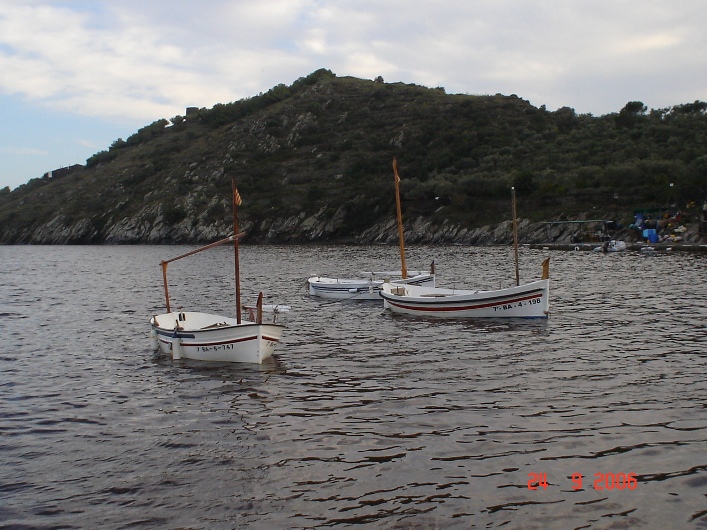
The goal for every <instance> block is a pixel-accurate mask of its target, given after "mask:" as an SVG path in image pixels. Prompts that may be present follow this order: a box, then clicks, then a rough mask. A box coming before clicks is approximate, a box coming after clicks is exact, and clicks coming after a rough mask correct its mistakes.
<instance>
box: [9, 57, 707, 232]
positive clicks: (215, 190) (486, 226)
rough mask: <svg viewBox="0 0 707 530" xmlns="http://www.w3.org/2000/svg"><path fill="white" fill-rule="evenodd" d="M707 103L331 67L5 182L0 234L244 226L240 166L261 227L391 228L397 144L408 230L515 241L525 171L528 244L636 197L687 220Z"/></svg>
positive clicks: (700, 174)
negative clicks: (612, 104)
mask: <svg viewBox="0 0 707 530" xmlns="http://www.w3.org/2000/svg"><path fill="white" fill-rule="evenodd" d="M706 110H707V104H704V103H702V102H695V103H691V104H685V105H677V106H675V107H672V108H670V109H662V110H651V111H650V112H647V109H646V108H645V106H643V104H642V103H640V102H629V103H628V104H627V105H626V107H624V108H623V109H621V110H620V111H618V112H617V113H615V114H610V115H607V116H602V117H593V116H591V115H576V114H575V113H574V111H573V110H572V109H569V108H563V109H559V110H557V111H554V112H550V111H547V110H546V109H544V108H535V107H533V106H532V105H530V104H529V103H528V102H527V101H524V100H522V99H521V98H519V97H517V96H515V95H511V96H502V95H494V96H470V95H459V94H457V95H449V94H446V93H445V91H444V90H443V89H441V88H425V87H420V86H416V85H406V84H400V83H384V82H383V80H382V79H378V80H376V81H368V80H362V79H355V78H340V77H337V76H335V75H334V74H333V73H331V72H329V71H328V70H319V71H317V72H314V73H313V74H311V75H309V76H307V77H304V78H301V79H298V80H297V81H295V82H294V83H293V84H292V85H290V86H285V85H278V86H276V87H274V88H273V89H271V90H270V91H268V92H267V93H265V94H259V95H257V96H254V97H252V98H248V99H245V100H240V101H236V102H233V103H228V104H221V105H216V106H214V107H213V108H211V109H192V110H191V111H190V112H188V113H186V116H175V117H173V118H172V119H170V120H159V121H157V122H155V123H152V124H150V125H147V126H146V127H144V128H142V129H140V130H139V131H137V132H136V133H135V134H133V135H132V136H130V137H129V138H127V139H125V140H123V139H118V140H116V141H115V142H114V143H113V144H112V145H111V146H110V148H109V149H107V150H105V151H101V152H100V153H96V154H95V155H94V156H93V157H91V158H89V159H88V160H87V161H86V165H77V166H73V167H72V168H69V169H68V170H64V171H62V172H58V173H52V174H46V175H44V176H43V177H42V178H37V179H33V180H31V181H30V182H28V183H27V184H25V185H23V186H20V187H18V188H17V189H15V190H13V191H10V190H9V189H5V190H0V243H3V244H66V243H69V244H101V243H176V242H181V243H187V242H190V243H195V242H207V241H212V240H215V239H218V238H221V237H223V235H224V234H228V233H229V232H230V231H231V224H232V222H231V206H230V201H231V184H230V183H231V177H232V176H235V178H236V181H237V183H238V189H239V191H240V194H241V196H242V197H243V204H242V207H241V208H240V209H239V219H240V223H241V228H242V229H244V230H246V231H248V239H247V241H248V242H255V243H262V242H279V243H283V242H298V243H302V242H360V243H370V242H384V243H389V242H393V241H395V238H396V237H397V234H396V230H395V224H394V223H395V220H394V212H395V200H394V195H393V172H392V167H391V162H392V159H393V157H397V159H398V164H399V167H400V174H401V177H402V181H401V188H402V196H403V209H404V212H405V214H404V216H405V225H406V238H407V240H408V241H410V242H417V243H466V244H473V245H483V244H505V243H508V242H510V241H511V237H512V236H511V233H510V221H509V220H510V218H511V194H510V188H511V186H514V187H515V189H516V190H517V193H518V214H519V217H521V218H522V219H523V221H522V222H521V241H523V242H533V241H535V240H538V239H547V238H551V239H553V240H554V241H562V240H567V241H570V240H572V239H573V238H576V237H577V236H578V230H577V227H576V226H573V225H569V224H568V225H548V224H546V222H547V221H552V220H555V221H557V220H576V219H615V218H616V219H617V220H618V221H620V222H621V223H623V224H624V225H625V226H628V224H629V223H630V222H631V221H632V216H633V211H634V210H635V209H638V208H643V209H652V211H654V212H655V214H656V215H658V216H664V215H666V214H667V215H669V216H673V215H675V214H677V213H678V211H680V212H681V216H682V219H683V220H684V221H686V222H688V224H689V220H690V218H691V217H692V218H694V217H695V216H696V215H698V213H697V205H699V204H701V202H702V200H703V199H704V198H705V197H704V191H703V190H705V189H707V184H705V183H706V182H707V152H705V147H704V146H705V145H707V116H706V115H705V111H706ZM693 226H695V225H694V224H693ZM631 234H632V233H631V232H629V233H627V235H631ZM687 237H690V238H692V239H696V238H697V237H698V236H697V235H696V231H695V230H692V229H691V230H690V232H689V234H686V238H687Z"/></svg>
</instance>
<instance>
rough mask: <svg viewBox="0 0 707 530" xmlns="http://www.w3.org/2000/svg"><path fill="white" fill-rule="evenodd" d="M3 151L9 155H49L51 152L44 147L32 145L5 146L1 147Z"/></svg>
mask: <svg viewBox="0 0 707 530" xmlns="http://www.w3.org/2000/svg"><path fill="white" fill-rule="evenodd" d="M0 151H2V152H3V153H6V154H8V155H19V156H47V155H49V153H48V152H47V151H44V150H43V149H33V148H31V147H3V148H2V149H0Z"/></svg>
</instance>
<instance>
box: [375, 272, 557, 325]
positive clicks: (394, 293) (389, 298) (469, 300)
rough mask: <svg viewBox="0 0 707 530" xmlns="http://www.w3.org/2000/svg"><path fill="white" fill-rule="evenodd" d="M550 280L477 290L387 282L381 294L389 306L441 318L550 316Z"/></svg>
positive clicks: (397, 309)
mask: <svg viewBox="0 0 707 530" xmlns="http://www.w3.org/2000/svg"><path fill="white" fill-rule="evenodd" d="M548 259H549V258H548ZM546 261H547V260H546ZM549 284H550V281H549V280H548V279H542V280H538V281H535V282H531V283H527V284H524V285H519V286H514V287H508V288H505V289H498V290H494V291H473V290H470V289H444V288H441V287H417V286H414V285H396V284H393V283H386V284H384V285H383V288H382V291H381V293H380V295H381V297H382V298H383V303H384V306H385V308H386V309H390V310H391V311H392V312H394V313H402V314H406V315H416V316H423V317H441V318H547V316H548V313H549V298H550V297H549V294H550V285H549Z"/></svg>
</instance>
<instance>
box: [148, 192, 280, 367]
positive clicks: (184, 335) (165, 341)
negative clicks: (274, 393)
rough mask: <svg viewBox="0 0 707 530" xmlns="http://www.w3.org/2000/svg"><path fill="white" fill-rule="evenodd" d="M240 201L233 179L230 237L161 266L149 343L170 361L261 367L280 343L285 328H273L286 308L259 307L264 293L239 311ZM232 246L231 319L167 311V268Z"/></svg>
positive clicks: (278, 325)
mask: <svg viewBox="0 0 707 530" xmlns="http://www.w3.org/2000/svg"><path fill="white" fill-rule="evenodd" d="M239 204H240V195H239V194H238V191H237V189H236V186H235V179H233V229H234V235H232V236H230V237H228V238H226V239H222V240H221V241H217V242H215V243H211V244H210V245H206V246H204V247H201V248H198V249H196V250H193V251H191V252H187V253H186V254H182V255H181V256H177V257H176V258H172V259H169V260H166V261H163V262H162V263H161V265H162V277H163V282H164V293H165V299H166V302H167V312H166V313H164V314H161V315H155V316H153V317H152V318H151V319H150V326H151V330H150V339H151V346H152V348H153V349H155V350H156V349H158V348H160V349H161V350H162V351H163V352H164V353H166V354H168V355H171V356H172V359H182V358H184V359H197V360H200V361H222V362H245V363H258V364H260V363H262V362H263V361H264V360H265V359H267V358H268V357H270V356H272V354H273V351H274V350H275V346H276V345H277V343H278V342H280V339H281V337H282V332H283V330H284V326H283V325H282V324H278V323H277V319H278V316H279V314H280V313H282V312H284V311H287V310H289V307H287V306H273V305H269V306H268V305H263V293H260V295H259V296H258V301H257V303H256V305H255V306H253V307H245V306H244V307H241V300H240V271H239V258H238V240H239V239H240V238H241V237H242V236H243V235H245V234H244V233H243V232H241V233H238V217H237V213H236V212H237V206H238V205H239ZM229 242H233V248H234V255H235V277H236V316H235V318H234V317H227V316H223V315H217V314H210V313H202V312H197V311H181V310H179V311H172V309H171V306H170V301H169V289H168V286H167V265H168V264H169V263H171V262H173V261H177V260H179V259H182V258H186V257H187V256H191V255H193V254H196V253H197V252H202V251H204V250H207V249H210V248H213V247H215V246H218V245H222V244H224V243H229ZM241 309H247V310H248V316H249V319H243V318H242V316H241ZM264 312H271V313H272V315H273V317H272V321H271V322H266V321H264V320H263V313H264Z"/></svg>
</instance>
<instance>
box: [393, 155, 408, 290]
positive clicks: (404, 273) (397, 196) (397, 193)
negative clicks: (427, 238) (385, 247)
mask: <svg viewBox="0 0 707 530" xmlns="http://www.w3.org/2000/svg"><path fill="white" fill-rule="evenodd" d="M393 173H394V175H395V206H396V208H397V210H398V239H399V240H400V267H401V268H400V271H401V274H402V277H403V279H405V278H407V277H408V272H407V267H406V266H405V240H404V239H403V214H402V212H401V208H400V176H399V175H398V160H397V159H396V158H393Z"/></svg>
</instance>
